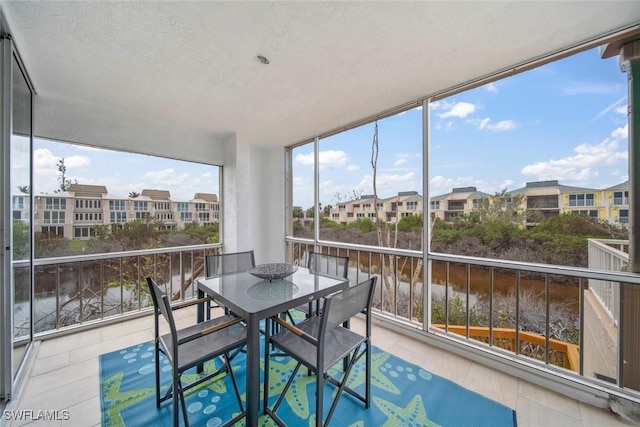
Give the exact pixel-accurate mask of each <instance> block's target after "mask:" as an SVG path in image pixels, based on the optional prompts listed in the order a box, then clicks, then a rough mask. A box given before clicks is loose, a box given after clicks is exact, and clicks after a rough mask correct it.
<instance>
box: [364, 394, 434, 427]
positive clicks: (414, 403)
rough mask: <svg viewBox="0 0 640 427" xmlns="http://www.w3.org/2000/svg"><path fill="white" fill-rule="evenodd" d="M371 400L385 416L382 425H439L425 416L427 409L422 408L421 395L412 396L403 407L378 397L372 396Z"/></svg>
mask: <svg viewBox="0 0 640 427" xmlns="http://www.w3.org/2000/svg"><path fill="white" fill-rule="evenodd" d="M373 402H374V403H375V404H376V406H377V407H378V408H379V409H380V410H381V411H382V412H383V413H384V414H385V415H386V416H387V421H386V422H385V423H384V424H383V425H382V427H395V426H399V425H401V426H405V427H411V426H427V427H439V426H438V424H436V423H434V422H433V421H431V420H429V418H428V417H427V411H426V409H425V408H424V404H423V403H422V397H420V395H419V394H418V395H416V396H414V397H413V399H411V401H410V402H409V403H408V404H407V406H405V407H404V408H402V407H400V406H397V405H394V404H393V403H391V402H389V401H388V400H384V399H380V398H378V397H374V398H373Z"/></svg>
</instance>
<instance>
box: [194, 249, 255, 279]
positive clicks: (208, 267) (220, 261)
mask: <svg viewBox="0 0 640 427" xmlns="http://www.w3.org/2000/svg"><path fill="white" fill-rule="evenodd" d="M255 266H256V261H255V258H254V255H253V251H252V250H251V251H245V252H233V253H228V254H218V255H207V256H206V257H205V263H204V274H205V276H206V277H212V276H220V275H222V274H227V273H237V272H238V271H247V270H249V269H250V268H253V267H255Z"/></svg>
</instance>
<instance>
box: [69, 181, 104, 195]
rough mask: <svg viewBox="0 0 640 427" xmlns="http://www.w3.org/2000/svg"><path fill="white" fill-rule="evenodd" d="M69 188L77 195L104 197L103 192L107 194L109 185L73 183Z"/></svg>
mask: <svg viewBox="0 0 640 427" xmlns="http://www.w3.org/2000/svg"><path fill="white" fill-rule="evenodd" d="M68 190H69V192H70V193H74V194H75V195H76V197H77V196H85V197H102V195H103V194H107V187H105V186H104V185H88V184H71V185H70V186H69V189H68Z"/></svg>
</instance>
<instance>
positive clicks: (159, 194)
mask: <svg viewBox="0 0 640 427" xmlns="http://www.w3.org/2000/svg"><path fill="white" fill-rule="evenodd" d="M140 195H141V196H146V197H149V198H150V199H151V200H168V199H170V198H171V193H170V192H169V191H167V190H150V189H144V190H142V193H140ZM196 198H197V197H196Z"/></svg>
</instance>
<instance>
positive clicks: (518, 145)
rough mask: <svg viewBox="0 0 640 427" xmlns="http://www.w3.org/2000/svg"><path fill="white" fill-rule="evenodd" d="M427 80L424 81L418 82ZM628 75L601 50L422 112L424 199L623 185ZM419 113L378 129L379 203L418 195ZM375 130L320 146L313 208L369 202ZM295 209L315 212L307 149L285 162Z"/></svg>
mask: <svg viewBox="0 0 640 427" xmlns="http://www.w3.org/2000/svg"><path fill="white" fill-rule="evenodd" d="M425 78H427V77H425ZM627 90H628V89H627V75H626V74H625V73H623V72H622V71H621V70H620V66H619V63H618V58H617V57H613V58H609V59H605V60H603V59H601V58H600V52H599V48H596V49H591V50H588V51H585V52H582V53H580V54H577V55H574V56H572V57H569V58H565V59H562V60H560V61H556V62H553V63H550V64H547V65H544V66H541V67H538V68H535V69H533V70H530V71H527V72H524V73H521V74H518V75H515V76H511V77H509V78H506V79H502V80H499V81H496V82H494V83H490V84H488V85H485V86H482V87H479V88H476V89H473V90H469V91H466V92H463V93H459V94H456V95H454V96H451V97H449V98H445V99H441V100H439V101H436V102H433V103H432V104H430V131H429V141H430V147H431V150H430V154H429V165H430V168H429V186H430V187H429V195H430V196H431V197H433V196H437V195H441V194H446V193H449V192H451V191H452V189H453V188H456V187H468V186H473V187H476V188H477V189H478V190H479V191H484V192H486V193H488V194H495V193H497V192H500V191H502V190H503V189H506V190H515V189H517V188H522V187H523V186H525V185H526V183H527V182H532V181H542V180H558V181H559V183H560V184H564V185H570V186H576V187H586V188H596V189H600V188H607V187H610V186H613V185H616V184H619V183H621V182H624V181H626V180H627V179H628V142H627V138H628V127H627ZM421 116H422V111H421V109H420V108H416V109H413V110H410V111H406V112H404V113H403V114H400V115H397V116H393V117H390V118H386V119H384V120H380V121H379V122H378V145H379V150H378V162H377V179H376V183H377V187H378V188H377V190H378V196H379V197H390V196H393V195H396V194H397V193H398V192H399V191H412V190H413V191H418V193H420V194H424V193H425V191H424V189H423V188H422V174H423V172H422V171H423V167H422V164H423V156H422V149H421V147H422V124H421ZM374 126H375V125H374V124H367V125H365V126H361V127H359V128H357V129H352V130H350V131H347V132H343V133H341V134H339V135H336V136H332V137H329V138H326V139H321V140H320V143H319V144H320V146H319V150H320V201H321V203H322V205H323V206H325V205H326V204H331V205H335V204H336V203H337V202H338V201H344V200H351V199H353V195H354V194H356V195H357V194H373V185H372V181H373V179H372V166H371V146H372V141H373V136H374ZM293 159H294V165H293V173H294V205H295V206H302V207H304V208H307V207H309V206H312V204H313V145H312V144H308V145H305V146H302V147H298V148H296V149H295V150H294V153H293Z"/></svg>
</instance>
